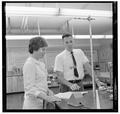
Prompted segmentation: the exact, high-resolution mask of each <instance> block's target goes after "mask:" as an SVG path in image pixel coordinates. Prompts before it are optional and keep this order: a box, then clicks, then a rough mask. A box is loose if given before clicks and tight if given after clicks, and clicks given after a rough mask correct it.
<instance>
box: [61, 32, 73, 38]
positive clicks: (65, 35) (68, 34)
mask: <svg viewBox="0 0 120 114" xmlns="http://www.w3.org/2000/svg"><path fill="white" fill-rule="evenodd" d="M69 36H71V37H72V34H70V33H64V34H63V35H62V39H64V37H69Z"/></svg>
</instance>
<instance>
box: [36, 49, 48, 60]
mask: <svg viewBox="0 0 120 114" xmlns="http://www.w3.org/2000/svg"><path fill="white" fill-rule="evenodd" d="M45 54H46V47H43V48H39V50H38V51H37V56H38V58H43V57H44V55H45Z"/></svg>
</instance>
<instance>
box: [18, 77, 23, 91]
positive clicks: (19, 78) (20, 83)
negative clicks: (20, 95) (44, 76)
mask: <svg viewBox="0 0 120 114" xmlns="http://www.w3.org/2000/svg"><path fill="white" fill-rule="evenodd" d="M17 91H18V92H23V91H24V85H23V76H18V77H17Z"/></svg>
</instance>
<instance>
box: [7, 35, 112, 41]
mask: <svg viewBox="0 0 120 114" xmlns="http://www.w3.org/2000/svg"><path fill="white" fill-rule="evenodd" d="M36 36H38V35H10V36H8V35H7V36H6V40H25V39H28V40H29V39H31V38H33V37H36ZM74 36H75V39H90V35H74ZM41 37H43V38H45V39H62V35H41ZM92 38H93V39H112V38H113V36H112V35H92Z"/></svg>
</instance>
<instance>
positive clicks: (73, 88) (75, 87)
mask: <svg viewBox="0 0 120 114" xmlns="http://www.w3.org/2000/svg"><path fill="white" fill-rule="evenodd" d="M70 89H72V90H79V89H80V86H78V85H77V84H72V85H71V86H70Z"/></svg>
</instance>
